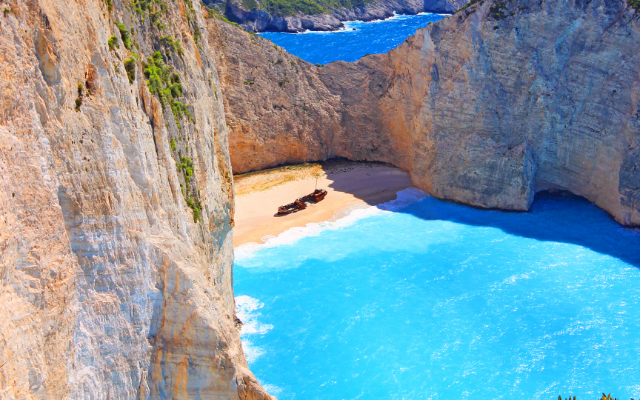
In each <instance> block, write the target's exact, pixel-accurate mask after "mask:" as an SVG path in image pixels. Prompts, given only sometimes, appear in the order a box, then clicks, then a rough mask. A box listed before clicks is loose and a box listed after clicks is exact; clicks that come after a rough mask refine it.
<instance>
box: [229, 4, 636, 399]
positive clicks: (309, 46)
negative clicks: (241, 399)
mask: <svg viewBox="0 0 640 400" xmlns="http://www.w3.org/2000/svg"><path fill="white" fill-rule="evenodd" d="M439 18H441V16H439V15H420V16H415V17H397V18H395V19H392V20H390V21H383V22H375V23H351V24H349V27H356V28H357V29H358V30H357V31H351V32H349V31H344V32H337V33H307V34H298V35H292V34H277V33H269V34H265V36H267V37H269V38H271V39H272V40H273V41H274V42H276V43H278V44H279V45H281V46H283V47H284V48H285V49H287V50H289V51H291V52H293V53H294V54H297V55H299V56H300V57H302V58H304V59H306V60H308V61H311V62H314V63H315V62H319V63H326V62H329V61H333V60H337V59H341V60H355V59H357V58H359V57H360V56H362V55H364V54H366V53H376V52H382V51H386V50H388V49H389V48H392V47H395V46H396V45H398V44H399V43H400V42H402V40H404V38H405V37H406V36H408V35H410V34H412V33H413V32H414V31H415V29H416V28H419V27H423V26H425V25H426V23H427V22H429V21H433V20H436V19H439ZM234 288H235V294H236V305H237V312H238V316H239V318H240V319H241V320H242V321H243V322H244V327H243V329H242V332H241V337H242V341H243V347H244V349H245V353H246V354H247V358H248V361H249V365H250V367H251V370H252V371H253V372H254V373H255V375H256V377H257V378H258V380H259V381H260V382H261V383H262V384H263V385H264V386H265V387H266V388H267V389H268V390H269V391H270V393H272V394H274V395H276V396H277V397H278V399H279V400H291V399H297V400H314V399H322V400H328V399H329V400H330V399H442V400H457V399H478V400H485V399H487V400H488V399H498V398H502V399H516V398H517V399H545V400H555V399H557V398H558V395H559V394H562V395H563V396H564V397H568V396H569V395H571V396H574V395H575V396H577V399H578V400H596V399H599V398H600V396H601V393H602V392H605V391H606V392H607V393H609V392H611V393H612V394H613V395H614V396H617V398H618V399H625V400H626V399H629V398H635V399H640V230H632V229H625V228H622V227H621V226H620V225H618V224H617V223H616V222H615V221H613V220H612V219H611V218H610V217H609V216H608V215H607V214H606V213H605V212H604V211H602V210H600V209H598V208H597V207H595V206H594V205H592V204H590V203H589V202H587V201H585V200H584V199H581V198H578V197H566V196H565V197H553V196H550V195H544V194H541V195H538V196H537V197H536V201H535V202H534V204H533V207H532V209H531V212H529V213H507V212H499V211H486V210H478V209H474V208H470V207H466V206H462V205H457V204H452V203H447V202H443V201H439V200H436V199H435V198H433V197H428V196H426V194H425V193H424V192H421V191H418V190H417V189H409V190H407V191H404V192H401V193H400V196H399V199H398V200H397V201H394V202H391V203H388V204H386V205H383V206H380V207H370V208H367V209H361V210H356V211H353V212H352V213H351V214H350V215H349V216H347V217H345V218H343V219H340V220H338V221H336V222H328V223H322V224H311V225H309V226H308V227H306V228H295V229H292V230H289V231H287V232H285V233H284V234H282V235H280V236H278V237H277V238H272V239H270V240H269V241H267V243H266V244H263V245H254V246H252V245H248V246H243V247H240V248H237V249H236V264H235V268H234Z"/></svg>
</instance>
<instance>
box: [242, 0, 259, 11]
mask: <svg viewBox="0 0 640 400" xmlns="http://www.w3.org/2000/svg"><path fill="white" fill-rule="evenodd" d="M242 6H243V7H244V8H245V9H246V10H249V11H253V10H256V9H258V2H257V1H256V0H242Z"/></svg>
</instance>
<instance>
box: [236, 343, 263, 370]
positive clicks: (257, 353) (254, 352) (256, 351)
mask: <svg viewBox="0 0 640 400" xmlns="http://www.w3.org/2000/svg"><path fill="white" fill-rule="evenodd" d="M240 342H241V343H242V351H244V356H245V358H246V359H247V364H252V363H254V362H255V361H256V360H258V358H260V357H262V356H263V355H264V350H262V349H261V348H260V347H258V346H254V345H253V343H251V341H250V340H247V339H241V340H240Z"/></svg>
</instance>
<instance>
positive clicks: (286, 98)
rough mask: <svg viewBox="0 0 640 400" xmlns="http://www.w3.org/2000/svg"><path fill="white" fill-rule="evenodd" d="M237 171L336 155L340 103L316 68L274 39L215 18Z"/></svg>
mask: <svg viewBox="0 0 640 400" xmlns="http://www.w3.org/2000/svg"><path fill="white" fill-rule="evenodd" d="M207 29H208V34H209V36H208V37H209V42H210V45H211V47H212V49H213V52H214V56H215V61H216V66H217V67H218V72H219V75H220V81H221V83H222V87H223V93H224V104H225V109H226V111H227V112H226V121H227V124H228V125H229V129H230V131H231V133H230V135H229V140H230V143H229V145H230V147H231V148H232V149H233V151H232V152H231V163H232V165H233V172H234V173H241V172H247V171H251V170H256V169H262V168H266V167H271V166H275V165H278V164H283V163H303V162H306V161H312V160H323V159H326V158H330V157H331V156H333V150H332V149H333V144H332V140H333V132H335V131H338V130H340V129H341V125H340V123H341V121H340V114H339V111H338V108H337V107H339V106H340V99H339V97H338V96H335V95H332V94H331V93H330V92H329V91H328V90H327V89H326V87H325V86H324V84H323V83H322V81H321V80H320V78H319V76H318V73H317V68H316V67H315V66H313V65H311V64H309V63H308V62H305V61H303V60H301V59H299V58H298V57H295V56H293V55H291V54H289V53H287V52H286V51H284V50H283V49H282V48H280V47H278V46H276V45H274V44H273V43H272V42H271V41H269V40H266V39H263V38H261V37H260V36H258V35H252V34H249V33H247V32H245V31H243V30H241V29H238V28H236V27H234V26H232V25H229V24H226V23H223V22H220V21H219V20H217V19H210V20H209V21H208V24H207Z"/></svg>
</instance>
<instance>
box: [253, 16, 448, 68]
mask: <svg viewBox="0 0 640 400" xmlns="http://www.w3.org/2000/svg"><path fill="white" fill-rule="evenodd" d="M444 17H445V15H443V14H430V13H423V14H418V15H397V16H395V17H393V18H389V19H386V20H383V21H372V22H358V21H355V22H345V29H344V30H341V31H338V32H306V33H303V34H298V33H280V32H265V33H261V34H260V35H261V36H263V37H265V38H267V39H271V40H272V41H273V42H274V43H276V44H277V45H279V46H281V47H283V48H284V49H285V50H287V51H288V52H290V53H292V54H295V55H297V56H298V57H300V58H302V59H303V60H305V61H309V62H311V63H314V64H315V63H320V64H326V63H329V62H331V61H337V60H342V61H356V60H357V59H359V58H360V57H362V56H364V55H365V54H376V53H384V52H387V51H389V50H391V49H393V48H394V47H396V46H398V45H399V44H401V43H402V42H404V40H405V39H406V38H408V37H409V36H411V35H413V34H414V33H415V32H416V30H417V29H420V28H424V27H426V26H427V24H429V22H434V21H438V20H441V19H442V18H444ZM353 29H356V30H355V31H354V30H353Z"/></svg>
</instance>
